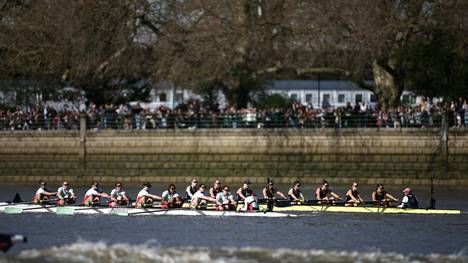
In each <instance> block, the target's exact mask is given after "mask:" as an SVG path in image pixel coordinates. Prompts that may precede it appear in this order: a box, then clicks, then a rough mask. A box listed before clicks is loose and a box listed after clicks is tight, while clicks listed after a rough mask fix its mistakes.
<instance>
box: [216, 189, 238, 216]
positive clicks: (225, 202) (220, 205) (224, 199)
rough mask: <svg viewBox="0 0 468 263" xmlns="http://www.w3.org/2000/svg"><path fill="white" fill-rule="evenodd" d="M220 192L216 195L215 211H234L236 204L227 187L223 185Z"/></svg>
mask: <svg viewBox="0 0 468 263" xmlns="http://www.w3.org/2000/svg"><path fill="white" fill-rule="evenodd" d="M222 189H223V190H222V191H221V192H219V193H218V194H217V195H216V201H217V205H216V210H219V211H223V210H228V211H236V207H237V202H236V200H234V196H233V195H232V194H231V193H230V192H229V186H227V185H224V186H223V187H222Z"/></svg>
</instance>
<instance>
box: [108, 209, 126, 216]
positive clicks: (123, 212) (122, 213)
mask: <svg viewBox="0 0 468 263" xmlns="http://www.w3.org/2000/svg"><path fill="white" fill-rule="evenodd" d="M110 214H111V215H113V216H129V215H130V214H129V213H128V211H127V210H122V209H113V210H112V211H111V212H110Z"/></svg>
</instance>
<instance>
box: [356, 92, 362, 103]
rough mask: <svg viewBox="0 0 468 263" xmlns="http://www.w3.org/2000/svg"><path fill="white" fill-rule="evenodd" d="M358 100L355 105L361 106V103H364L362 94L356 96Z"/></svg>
mask: <svg viewBox="0 0 468 263" xmlns="http://www.w3.org/2000/svg"><path fill="white" fill-rule="evenodd" d="M355 98H356V100H355V103H356V104H359V102H362V94H356V97H355Z"/></svg>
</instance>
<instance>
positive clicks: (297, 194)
mask: <svg viewBox="0 0 468 263" xmlns="http://www.w3.org/2000/svg"><path fill="white" fill-rule="evenodd" d="M39 185H40V187H39V189H38V190H37V191H36V194H35V195H34V198H33V201H34V202H35V203H42V204H45V203H48V202H49V201H51V199H50V197H51V196H57V199H56V203H57V205H70V204H74V203H75V202H76V195H75V193H74V192H73V189H72V188H70V186H69V183H68V182H67V181H64V182H63V183H62V186H61V187H60V188H59V189H58V190H57V192H50V191H49V190H48V189H47V187H46V182H45V181H44V180H40V181H39ZM250 186H251V182H250V180H249V179H247V180H244V182H243V185H242V186H241V187H240V188H239V189H238V190H237V192H236V195H237V196H236V198H234V196H233V195H232V194H231V193H230V191H229V190H230V189H229V186H228V185H222V184H221V181H220V180H216V181H215V183H214V185H213V186H212V187H211V188H210V189H209V191H208V192H207V191H206V185H205V184H200V185H198V181H197V180H196V179H192V181H191V183H190V185H189V186H187V188H186V191H185V200H188V201H190V205H189V207H190V208H198V207H205V206H207V205H208V204H209V203H214V204H215V209H217V210H237V211H247V210H249V211H250V210H254V209H258V199H257V197H256V196H255V194H254V192H253V191H252V190H251V189H250ZM151 187H152V186H151V183H149V182H146V183H143V185H142V189H141V190H140V191H139V193H138V195H137V199H136V202H135V207H149V206H153V205H154V203H155V202H156V201H161V202H162V207H163V208H180V207H182V205H183V203H184V198H182V196H180V195H179V194H178V193H177V192H176V187H175V185H174V184H170V185H169V186H168V188H167V190H166V191H164V192H163V193H162V195H161V196H159V195H155V194H151V193H150V192H149V190H150V188H151ZM358 187H359V186H358V184H357V183H356V182H354V183H353V184H352V186H351V189H349V190H348V191H347V192H346V195H345V205H346V206H357V205H361V204H364V203H365V202H364V200H363V199H362V197H361V196H360V194H359V192H358ZM403 193H404V194H405V196H404V197H403V199H402V201H401V202H400V205H399V206H398V207H401V208H418V200H417V198H416V196H415V195H413V193H412V191H411V189H410V188H405V189H404V191H403ZM262 194H263V198H265V199H267V200H270V201H271V200H275V199H276V196H278V197H279V199H286V200H287V199H289V201H290V204H292V205H294V204H301V203H304V202H305V201H304V200H305V198H304V195H303V193H302V191H301V183H300V182H299V181H298V180H296V181H294V183H293V185H292V187H291V188H290V189H289V191H288V194H287V196H288V197H286V195H284V194H283V193H282V192H280V191H278V190H276V188H275V187H274V183H273V181H271V180H268V183H267V186H266V187H265V188H264V189H263V191H262ZM101 198H108V199H109V201H108V205H109V206H111V207H118V206H127V205H130V201H131V199H130V198H129V197H128V196H127V195H126V193H125V191H123V190H122V184H121V183H120V182H117V183H115V185H114V189H113V190H112V191H111V193H110V194H107V193H105V192H104V191H103V190H102V189H101V187H100V185H99V183H98V182H97V181H93V182H92V184H91V187H90V189H89V190H87V191H86V194H85V197H84V198H83V201H82V204H83V205H87V206H92V205H96V204H100V203H101ZM315 198H316V201H317V204H334V203H336V201H337V200H342V198H341V197H340V196H339V195H338V194H336V193H335V192H333V190H332V189H331V188H330V184H329V183H328V182H327V181H326V180H323V182H322V185H321V186H319V187H317V189H316V191H315ZM372 202H373V203H374V204H377V205H381V206H387V207H390V206H395V204H396V203H397V202H398V199H397V198H395V197H394V196H392V195H391V194H389V193H387V192H386V191H385V189H384V186H383V185H382V184H378V185H377V187H376V190H375V191H374V192H373V193H372ZM238 204H239V205H238Z"/></svg>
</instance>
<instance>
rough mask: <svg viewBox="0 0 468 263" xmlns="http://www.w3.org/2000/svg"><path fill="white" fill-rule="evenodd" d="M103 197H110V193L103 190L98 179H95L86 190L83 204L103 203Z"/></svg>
mask: <svg viewBox="0 0 468 263" xmlns="http://www.w3.org/2000/svg"><path fill="white" fill-rule="evenodd" d="M101 198H110V195H108V194H106V193H104V192H103V191H102V189H101V187H100V186H99V182H98V181H93V182H92V183H91V188H89V190H88V191H86V194H85V196H84V197H83V201H82V202H81V204H83V205H86V206H93V205H99V204H100V203H101Z"/></svg>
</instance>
